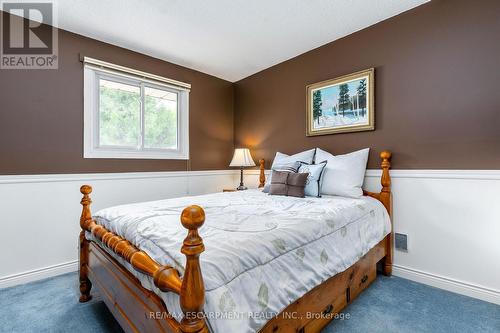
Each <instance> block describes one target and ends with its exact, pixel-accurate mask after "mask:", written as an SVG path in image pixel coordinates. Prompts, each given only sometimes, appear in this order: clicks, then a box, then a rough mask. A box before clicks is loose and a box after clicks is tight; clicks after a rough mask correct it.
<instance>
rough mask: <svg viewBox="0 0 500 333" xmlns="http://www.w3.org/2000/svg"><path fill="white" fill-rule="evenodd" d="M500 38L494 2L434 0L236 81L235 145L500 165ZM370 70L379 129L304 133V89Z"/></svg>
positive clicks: (416, 163) (418, 162)
mask: <svg viewBox="0 0 500 333" xmlns="http://www.w3.org/2000/svg"><path fill="white" fill-rule="evenodd" d="M499 38H500V1H498V0H481V1H470V0H433V1H432V2H431V3H429V4H426V5H423V6H421V7H418V8H416V9H414V10H411V11H409V12H406V13H403V14H402V15H399V16H397V17H394V18H391V19H389V20H387V21H384V22H381V23H379V24H377V25H374V26H372V27H369V28H367V29H365V30H362V31H360V32H357V33H354V34H352V35H350V36H347V37H345V38H343V39H340V40H338V41H335V42H332V43H330V44H327V45H325V46H322V47H320V48H318V49H315V50H313V51H310V52H307V53H305V54H303V55H300V56H298V57H296V58H293V59H291V60H289V61H286V62H284V63H281V64H278V65H276V66H274V67H271V68H269V69H266V70H264V71H262V72H260V73H257V74H255V75H253V76H251V77H248V78H246V79H244V80H242V81H239V82H237V83H236V88H235V143H236V145H238V146H239V145H241V146H250V147H251V148H252V152H253V156H254V157H255V158H260V157H264V158H266V159H267V160H270V159H272V157H273V156H274V153H275V152H276V151H282V152H286V153H294V152H297V151H300V150H302V149H306V148H311V147H316V146H317V147H321V148H324V149H327V150H329V151H331V152H333V153H343V152H348V151H352V150H355V149H359V148H363V147H371V148H372V149H373V150H374V151H377V152H378V151H381V150H383V149H390V150H392V151H393V152H394V160H393V165H394V167H395V168H400V169H425V168H429V169H439V168H443V169H499V168H500V89H499V82H500V42H499V41H500V40H499ZM370 67H375V70H376V72H375V77H376V80H375V81H376V82H375V83H376V85H375V90H376V93H375V103H376V106H375V109H376V122H375V123H376V124H375V125H376V130H375V131H373V132H360V133H348V134H335V135H326V136H317V137H306V136H305V127H306V124H305V112H306V111H305V110H306V99H305V86H306V85H307V84H310V83H314V82H319V81H322V80H326V79H330V78H335V77H337V76H341V75H344V74H349V73H352V72H355V71H358V70H362V69H366V68H370ZM369 166H370V167H372V168H374V167H377V166H378V159H377V158H376V155H375V154H371V158H370V162H369Z"/></svg>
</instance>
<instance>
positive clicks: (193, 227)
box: [80, 185, 208, 333]
mask: <svg viewBox="0 0 500 333" xmlns="http://www.w3.org/2000/svg"><path fill="white" fill-rule="evenodd" d="M80 192H81V193H82V194H83V198H82V200H81V204H82V206H83V210H82V215H81V218H80V226H81V228H82V232H81V233H80V293H81V296H80V302H86V301H88V300H89V299H90V290H91V288H92V283H91V280H90V279H89V251H90V243H91V242H90V241H89V240H87V239H86V238H85V231H88V232H91V233H92V235H93V236H94V237H95V238H97V239H98V240H99V241H100V243H101V245H102V246H105V247H107V248H108V250H111V251H112V252H114V253H115V254H117V255H118V256H120V257H121V258H123V259H124V260H126V261H127V262H128V263H130V264H131V265H132V267H133V268H134V269H136V270H137V271H139V272H141V273H143V274H145V275H148V276H150V277H152V278H153V281H154V284H155V286H156V287H158V289H160V290H161V291H164V292H173V293H176V294H178V295H179V300H180V306H181V309H182V311H183V314H184V316H183V318H182V320H181V321H180V323H177V322H175V321H173V320H172V321H169V326H173V327H174V332H177V331H179V332H183V333H184V332H185V333H198V332H208V329H207V326H206V323H205V320H204V319H203V305H204V304H205V286H204V284H203V277H202V274H201V269H200V261H199V256H200V254H201V253H202V252H203V251H204V250H205V248H204V245H203V241H202V239H201V237H200V236H199V234H198V228H200V227H201V226H202V225H203V223H204V222H205V212H204V211H203V209H202V208H201V207H199V206H189V207H187V208H186V209H184V210H183V211H182V215H181V223H182V225H183V226H184V227H185V228H186V229H188V235H187V237H186V238H185V239H184V243H183V246H182V248H181V252H182V253H183V254H184V255H185V256H186V267H185V270H184V276H183V278H182V279H181V278H180V277H179V273H178V272H177V270H175V269H174V268H173V267H170V266H161V265H159V264H158V263H157V262H156V261H154V260H153V259H152V258H151V257H150V256H149V255H148V254H146V252H144V251H141V250H139V249H138V248H136V247H135V246H134V245H132V244H131V243H130V242H129V241H127V240H126V239H123V238H121V237H120V236H117V235H115V234H114V233H112V232H110V231H108V230H106V228H104V227H103V226H101V225H98V224H97V223H95V221H94V220H93V219H92V214H91V211H90V204H91V203H92V200H91V199H90V196H89V195H90V193H91V192H92V187H90V186H89V185H83V186H82V187H81V188H80ZM92 245H94V244H92ZM93 249H94V250H96V249H97V247H96V246H93ZM95 253H97V252H95ZM102 253H104V251H102V252H101V254H102ZM136 283H137V282H136ZM139 287H140V284H139ZM141 288H142V287H141ZM116 304H117V305H119V304H118V303H116ZM164 310H165V312H164V313H163V314H162V316H166V317H168V312H167V311H166V308H165V309H164ZM118 311H122V312H123V308H120V310H118ZM126 320H128V319H126ZM176 326H177V327H176ZM130 327H133V326H130ZM131 331H135V330H134V329H132V328H131Z"/></svg>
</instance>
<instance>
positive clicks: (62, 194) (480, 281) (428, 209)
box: [0, 170, 500, 304]
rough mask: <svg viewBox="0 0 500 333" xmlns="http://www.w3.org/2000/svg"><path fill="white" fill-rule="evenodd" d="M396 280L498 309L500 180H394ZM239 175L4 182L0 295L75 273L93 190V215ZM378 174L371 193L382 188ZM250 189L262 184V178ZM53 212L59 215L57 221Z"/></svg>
mask: <svg viewBox="0 0 500 333" xmlns="http://www.w3.org/2000/svg"><path fill="white" fill-rule="evenodd" d="M391 176H392V180H393V193H394V211H393V216H394V229H395V231H396V232H402V233H407V234H408V242H409V251H408V252H407V253H405V252H400V251H395V258H394V264H395V267H394V275H397V276H401V277H404V278H408V279H411V280H415V281H417V282H422V283H426V284H429V285H432V286H435V287H438V288H443V289H447V290H450V291H453V292H457V293H461V294H465V295H468V296H472V297H476V298H479V299H483V300H486V301H489V302H494V303H497V304H500V264H499V258H500V204H499V203H500V171H498V170H493V171H488V170H486V171H482V170H392V171H391ZM238 181H239V172H238V171H233V170H225V171H199V172H198V171H194V172H159V173H120V174H84V175H37V176H1V177H0V202H1V203H2V212H1V213H2V221H3V223H2V232H1V233H0V251H1V252H2V253H8V254H9V255H8V256H7V257H6V258H5V259H6V260H4V258H2V265H0V288H1V287H6V286H10V285H14V284H18V283H24V282H29V281H32V280H36V279H39V278H44V277H48V276H52V275H57V274H61V273H64V272H68V271H72V270H76V269H77V264H76V261H77V240H76V238H77V235H78V232H79V225H78V216H79V214H80V205H79V200H80V197H81V195H80V193H79V191H78V188H79V186H80V185H81V184H83V183H89V184H92V185H93V186H94V193H93V195H92V198H93V199H94V202H95V204H93V210H94V211H95V210H97V209H100V208H103V207H107V206H111V205H116V204H122V203H129V202H137V201H146V200H155V199H160V198H165V197H175V196H181V195H186V194H193V195H194V194H201V193H209V192H215V191H220V190H221V189H222V188H227V187H234V186H235V185H237V183H238ZM379 181H380V170H368V171H367V174H366V179H365V187H366V188H367V189H368V190H372V191H377V190H378V189H379V188H380V184H379ZM245 183H246V185H249V186H251V187H256V186H257V184H258V170H250V171H247V172H246V176H245ZM56 212H57V213H56Z"/></svg>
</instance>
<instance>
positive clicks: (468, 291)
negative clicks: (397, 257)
mask: <svg viewBox="0 0 500 333" xmlns="http://www.w3.org/2000/svg"><path fill="white" fill-rule="evenodd" d="M392 272H393V274H394V275H395V276H399V277H402V278H404V279H408V280H412V281H415V282H419V283H423V284H426V285H429V286H432V287H436V288H440V289H444V290H448V291H451V292H454V293H457V294H461V295H466V296H469V297H474V298H478V299H480V300H483V301H486V302H491V303H495V304H499V305H500V291H498V290H493V289H489V288H485V287H483V286H479V285H475V284H472V283H467V282H463V281H459V280H455V279H451V278H447V277H444V276H439V275H436V274H432V273H428V272H423V271H420V270H416V269H412V268H408V267H404V266H399V265H393V266H392Z"/></svg>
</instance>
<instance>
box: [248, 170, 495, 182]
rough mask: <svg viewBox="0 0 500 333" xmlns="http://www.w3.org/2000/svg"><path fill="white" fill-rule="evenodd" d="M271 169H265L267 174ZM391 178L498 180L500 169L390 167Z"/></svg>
mask: <svg viewBox="0 0 500 333" xmlns="http://www.w3.org/2000/svg"><path fill="white" fill-rule="evenodd" d="M270 173H271V170H266V171H265V174H266V175H268V174H270ZM245 174H249V175H258V174H259V170H255V169H252V170H245ZM390 174H391V178H426V179H483V180H500V170H441V169H439V170H411V169H407V170H406V169H391V170H390ZM381 176H382V170H380V169H367V170H366V174H365V177H374V178H380V177H381Z"/></svg>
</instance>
